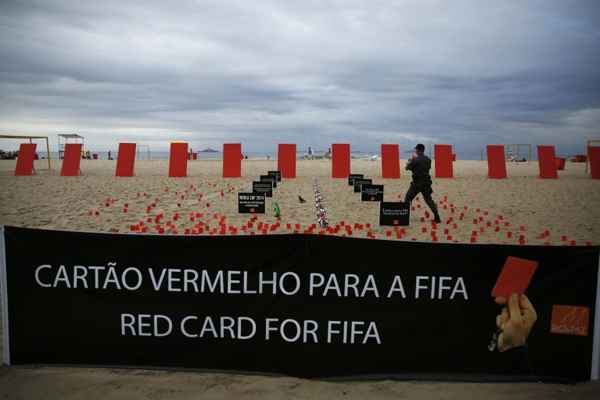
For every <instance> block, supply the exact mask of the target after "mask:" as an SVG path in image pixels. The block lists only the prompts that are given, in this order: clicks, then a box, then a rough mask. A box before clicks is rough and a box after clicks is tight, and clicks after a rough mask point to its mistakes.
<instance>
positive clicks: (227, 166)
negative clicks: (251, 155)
mask: <svg viewBox="0 0 600 400" xmlns="http://www.w3.org/2000/svg"><path fill="white" fill-rule="evenodd" d="M240 176H242V144H241V143H225V144H223V178H239V177H240Z"/></svg>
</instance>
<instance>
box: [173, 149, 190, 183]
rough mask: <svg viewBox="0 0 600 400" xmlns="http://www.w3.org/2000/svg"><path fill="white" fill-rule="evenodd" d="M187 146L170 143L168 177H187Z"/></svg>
mask: <svg viewBox="0 0 600 400" xmlns="http://www.w3.org/2000/svg"><path fill="white" fill-rule="evenodd" d="M187 162H188V144H187V143H171V153H170V155H169V177H171V178H183V177H186V176H187Z"/></svg>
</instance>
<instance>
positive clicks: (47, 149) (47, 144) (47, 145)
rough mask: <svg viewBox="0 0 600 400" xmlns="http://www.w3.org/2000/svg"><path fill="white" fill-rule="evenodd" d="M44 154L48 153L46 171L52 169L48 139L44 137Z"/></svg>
mask: <svg viewBox="0 0 600 400" xmlns="http://www.w3.org/2000/svg"><path fill="white" fill-rule="evenodd" d="M46 153H48V169H52V166H51V164H50V143H48V137H47V136H46Z"/></svg>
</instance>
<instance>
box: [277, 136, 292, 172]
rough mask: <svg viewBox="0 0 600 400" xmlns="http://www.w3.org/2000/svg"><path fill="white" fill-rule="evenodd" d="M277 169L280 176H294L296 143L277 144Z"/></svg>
mask: <svg viewBox="0 0 600 400" xmlns="http://www.w3.org/2000/svg"><path fill="white" fill-rule="evenodd" d="M277 169H278V170H279V172H281V177H282V178H295V177H296V145H295V144H279V145H278V146H277Z"/></svg>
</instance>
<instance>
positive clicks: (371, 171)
mask: <svg viewBox="0 0 600 400" xmlns="http://www.w3.org/2000/svg"><path fill="white" fill-rule="evenodd" d="M14 165H15V163H14V161H0V187H1V188H2V190H0V224H5V225H14V226H25V227H36V228H46V229H65V230H80V231H91V232H125V233H130V232H132V229H134V231H135V232H139V231H140V230H146V231H147V233H153V234H155V233H159V229H162V230H163V233H162V234H186V229H189V231H187V233H189V234H211V232H212V234H219V232H220V231H221V229H225V232H226V233H227V234H231V233H235V234H250V233H251V232H254V234H262V233H263V232H264V231H263V230H261V229H259V228H258V226H259V224H260V223H261V222H262V223H263V229H265V228H264V227H266V233H267V234H278V233H291V232H293V231H294V230H296V231H298V232H304V231H305V230H306V229H309V230H310V231H311V232H313V233H318V232H319V229H318V228H313V229H312V230H311V228H310V226H311V224H315V223H316V212H315V207H314V192H313V184H314V183H315V182H316V183H317V184H318V186H319V188H320V189H321V191H322V194H323V198H324V204H325V206H326V208H327V213H328V219H329V222H330V227H331V229H334V228H335V227H336V226H338V229H337V233H335V234H338V235H350V233H349V232H348V231H347V230H346V229H345V228H344V227H345V226H346V225H350V226H351V227H352V231H351V232H352V233H351V235H352V236H354V237H366V236H367V232H371V235H373V236H374V237H377V238H378V239H390V240H418V241H433V240H435V241H439V242H461V243H464V242H467V243H470V242H472V241H475V242H476V243H511V244H517V243H519V238H520V236H521V243H523V244H525V245H531V244H535V245H542V244H553V245H591V244H593V245H598V244H600V206H599V205H600V181H597V180H592V179H590V178H589V175H586V174H585V172H584V169H585V165H584V164H575V163H567V166H566V170H565V171H560V172H559V177H560V179H558V180H543V179H539V178H538V177H537V175H538V166H537V163H535V162H530V163H519V164H509V165H508V174H509V179H505V180H490V179H488V178H487V177H486V173H487V165H486V163H485V162H480V161H458V162H456V163H455V164H454V175H455V178H453V179H434V186H433V189H434V199H435V200H436V201H437V202H438V204H439V206H440V212H441V214H442V219H443V220H444V223H442V224H439V225H437V226H436V227H435V229H432V228H433V227H432V224H431V216H429V217H427V215H426V206H425V205H424V203H423V201H422V200H420V201H415V202H414V203H413V206H414V207H415V209H414V211H413V212H412V213H411V226H409V227H404V228H402V229H403V230H402V229H400V228H398V229H392V228H389V227H379V226H378V212H379V207H378V203H374V202H361V201H360V197H359V195H358V194H357V193H353V191H352V188H351V187H350V186H348V185H347V181H346V180H345V179H332V178H331V177H330V173H331V170H330V168H331V166H330V161H328V160H313V161H298V165H297V171H298V177H297V178H296V179H286V180H284V181H283V182H281V184H280V185H279V186H278V188H277V189H276V190H275V192H274V197H273V199H271V200H269V201H268V203H267V213H266V214H265V215H259V216H258V219H257V220H256V221H254V222H253V223H252V228H248V220H249V215H240V214H238V213H237V193H238V191H249V190H250V189H251V182H252V180H254V179H256V178H257V177H258V176H259V175H261V174H266V172H267V171H268V170H274V169H276V162H275V161H258V160H256V161H255V160H246V161H244V162H243V170H242V173H243V178H239V179H223V178H222V177H221V162H219V161H194V162H190V163H189V169H188V175H189V177H187V178H168V177H167V176H166V175H167V170H168V162H167V161H159V160H157V161H140V162H137V163H136V176H135V177H133V178H115V177H114V176H113V175H114V169H115V161H87V160H84V161H83V162H82V166H81V169H82V172H83V175H82V176H79V177H60V176H59V173H58V171H59V169H58V168H57V166H55V169H54V171H44V170H42V169H41V168H43V167H45V161H44V160H40V161H38V162H36V166H37V167H38V168H40V169H39V171H38V174H37V175H35V176H31V177H14V176H13V172H12V171H13V170H14ZM402 165H404V162H402ZM352 172H353V173H362V174H365V175H366V176H367V177H370V178H372V179H373V180H374V183H381V184H384V185H385V200H386V201H397V200H399V199H401V198H403V197H404V193H405V192H406V190H407V188H408V186H409V183H410V176H409V174H408V173H406V171H402V178H401V179H395V180H389V179H388V180H386V179H381V178H380V177H379V176H380V162H376V161H367V160H352ZM200 195H201V196H200ZM298 195H300V196H302V197H303V198H304V199H306V200H307V202H306V203H304V204H300V203H299V202H298ZM444 199H445V200H444ZM273 201H276V202H277V203H278V204H279V205H280V207H281V211H282V216H281V221H280V224H279V225H277V224H276V222H277V219H276V218H275V217H274V215H273V210H272V208H271V205H272V202H273ZM148 206H150V207H151V208H150V209H148V208H147V207H148ZM465 207H467V208H466V209H465ZM125 208H126V209H127V212H124V209H125ZM452 209H454V212H452V211H451V210H452ZM176 213H177V214H178V217H175V214H176ZM461 213H463V214H464V215H463V217H462V219H460V214H461ZM158 215H162V217H161V218H160V219H159V223H156V217H157V216H158ZM223 217H225V218H224V219H223ZM149 218H150V221H151V222H148V219H149ZM422 218H423V219H424V220H423V221H422V220H421V219H422ZM450 218H452V220H451V221H448V219H450ZM192 219H193V220H192ZM474 220H475V221H474ZM167 221H169V224H167V223H166V222H167ZM342 221H344V225H343V226H342V225H341V223H342ZM140 222H142V223H141V224H140ZM488 223H489V226H488ZM267 224H268V225H267ZM287 224H290V229H288V228H287ZM296 224H300V227H299V229H296ZM354 224H359V225H354ZM367 224H370V226H371V228H368V225H367ZM273 225H274V226H276V228H272V226H273ZM360 225H362V229H361V228H360ZM496 227H498V229H496ZM200 228H202V233H201V232H200ZM243 229H245V231H244V230H243ZM271 229H273V230H271ZM445 229H447V230H448V231H447V232H448V233H444V230H445ZM432 230H433V231H434V232H435V233H434V234H433V235H432V233H431V231H432ZM473 231H476V232H477V233H476V235H474V234H473ZM508 232H510V235H511V237H510V238H509V237H508V235H509V234H508ZM159 234H160V233H159ZM473 238H475V239H473ZM599 392H600V387H599V386H598V384H597V383H586V384H580V385H576V386H563V385H540V384H514V383H510V384H469V383H466V384H465V383H440V382H438V383H431V382H394V381H377V382H354V381H352V382H336V383H332V382H323V381H310V380H301V379H294V378H274V377H265V376H247V375H237V374H220V373H194V372H169V371H143V370H116V369H103V368H99V369H86V368H56V367H43V368H37V367H11V368H1V369H0V398H2V399H28V398H36V399H80V398H85V399H86V400H92V399H120V398H127V399H137V398H140V399H141V398H144V399H146V398H170V399H171V398H172V399H187V398H197V397H207V398H214V399H220V398H238V399H245V398H252V399H270V398H323V399H325V398H345V399H364V398H405V397H410V398H415V399H429V398H433V397H436V398H482V397H486V398H489V399H490V400H492V399H505V398H506V399H525V398H527V399H553V398H557V399H558V398H570V399H577V398H598V397H597V396H598V393H599Z"/></svg>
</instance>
